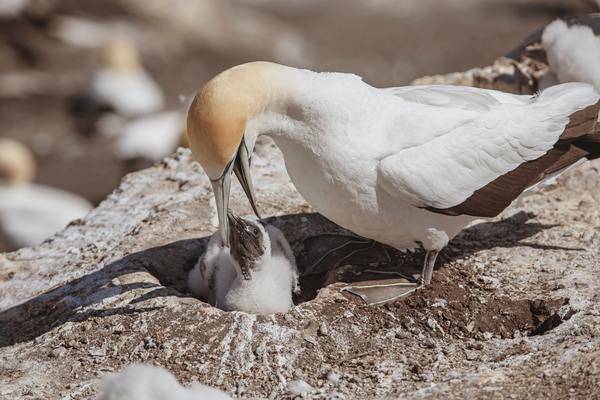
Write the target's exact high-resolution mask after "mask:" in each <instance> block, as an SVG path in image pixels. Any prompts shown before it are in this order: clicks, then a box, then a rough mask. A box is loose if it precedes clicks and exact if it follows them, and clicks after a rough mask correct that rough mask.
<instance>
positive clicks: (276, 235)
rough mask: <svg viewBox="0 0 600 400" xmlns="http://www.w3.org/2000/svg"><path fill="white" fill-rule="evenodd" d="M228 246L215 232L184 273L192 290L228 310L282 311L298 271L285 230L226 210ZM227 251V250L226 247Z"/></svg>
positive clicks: (289, 300) (288, 305) (296, 288)
mask: <svg viewBox="0 0 600 400" xmlns="http://www.w3.org/2000/svg"><path fill="white" fill-rule="evenodd" d="M228 220H229V227H230V229H229V232H230V241H231V248H227V247H224V246H223V240H222V238H221V235H220V233H219V232H217V233H215V234H214V235H213V236H212V237H211V239H210V240H209V243H208V247H207V249H206V253H205V254H204V255H203V256H202V257H201V258H200V260H199V261H198V263H197V264H196V266H195V267H194V269H193V270H192V271H191V272H190V275H189V277H188V286H189V288H190V290H191V291H192V293H194V294H195V295H197V296H199V297H203V298H205V299H207V300H208V302H209V303H210V304H212V305H214V306H216V307H218V308H221V309H223V310H226V311H234V310H237V311H244V312H248V313H255V314H271V313H277V312H286V311H288V310H289V309H290V308H292V307H293V306H294V303H293V301H292V292H298V291H299V286H298V270H297V268H296V262H295V258H294V255H293V253H292V250H291V248H290V245H289V243H288V241H287V240H286V239H285V236H284V235H283V233H282V232H281V231H280V230H279V229H277V228H275V227H274V226H272V225H266V224H264V223H263V222H261V221H259V220H257V219H254V218H239V217H237V216H235V215H233V214H231V213H229V214H228ZM230 249H231V250H230Z"/></svg>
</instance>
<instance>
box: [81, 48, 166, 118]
mask: <svg viewBox="0 0 600 400" xmlns="http://www.w3.org/2000/svg"><path fill="white" fill-rule="evenodd" d="M90 96H91V98H92V99H94V100H95V101H97V102H98V103H100V104H104V105H108V106H110V107H111V108H113V109H114V110H115V111H116V112H117V113H119V114H121V115H125V116H132V115H140V114H148V113H152V112H155V111H158V110H160V109H162V108H163V105H164V99H163V94H162V90H161V89H160V87H159V86H158V85H157V84H156V82H154V80H153V79H152V78H151V77H150V75H149V74H148V73H147V72H146V71H145V70H144V68H143V66H142V64H141V62H140V60H139V55H138V52H137V49H136V48H135V46H134V45H133V44H132V43H130V42H128V41H126V40H116V41H113V42H111V43H109V44H108V45H107V47H106V48H105V49H104V64H103V65H102V67H101V68H100V69H98V71H96V73H95V74H94V76H93V78H92V81H91V86H90Z"/></svg>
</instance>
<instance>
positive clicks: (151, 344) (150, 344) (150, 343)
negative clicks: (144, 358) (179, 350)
mask: <svg viewBox="0 0 600 400" xmlns="http://www.w3.org/2000/svg"><path fill="white" fill-rule="evenodd" d="M144 348H145V349H146V350H147V349H154V348H156V342H155V341H154V339H153V338H152V336H146V337H145V338H144Z"/></svg>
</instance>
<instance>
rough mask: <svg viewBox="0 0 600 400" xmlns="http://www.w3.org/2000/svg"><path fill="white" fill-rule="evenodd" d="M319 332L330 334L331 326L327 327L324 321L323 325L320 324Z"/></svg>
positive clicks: (325, 334) (320, 333)
mask: <svg viewBox="0 0 600 400" xmlns="http://www.w3.org/2000/svg"><path fill="white" fill-rule="evenodd" d="M318 333H319V335H321V336H327V335H329V328H328V327H327V325H325V323H324V322H323V323H322V324H321V325H319V330H318Z"/></svg>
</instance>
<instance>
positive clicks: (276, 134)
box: [246, 67, 319, 141]
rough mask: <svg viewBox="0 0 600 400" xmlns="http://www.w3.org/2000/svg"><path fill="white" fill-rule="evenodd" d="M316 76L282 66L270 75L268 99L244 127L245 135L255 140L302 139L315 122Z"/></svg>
mask: <svg viewBox="0 0 600 400" xmlns="http://www.w3.org/2000/svg"><path fill="white" fill-rule="evenodd" d="M318 81H319V74H318V73H315V72H313V71H309V70H302V69H296V68H291V67H283V68H280V69H278V70H277V71H275V72H274V73H272V74H270V75H269V78H268V81H266V82H265V84H266V85H268V86H269V93H270V96H269V100H268V102H267V104H265V107H264V108H263V109H262V110H261V111H260V112H258V113H257V114H256V115H254V117H252V118H251V119H250V120H249V121H248V123H247V126H246V135H247V137H248V138H249V139H250V140H252V141H253V140H256V137H258V136H260V135H267V136H270V137H272V138H274V139H275V140H277V139H278V138H286V139H291V140H302V139H301V138H302V137H304V136H306V135H307V134H309V133H310V128H311V122H314V117H315V115H314V113H315V110H316V109H317V108H316V107H314V105H315V103H316V102H317V101H318V99H319V97H318V96H317V95H316V90H315V87H317V86H318Z"/></svg>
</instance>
